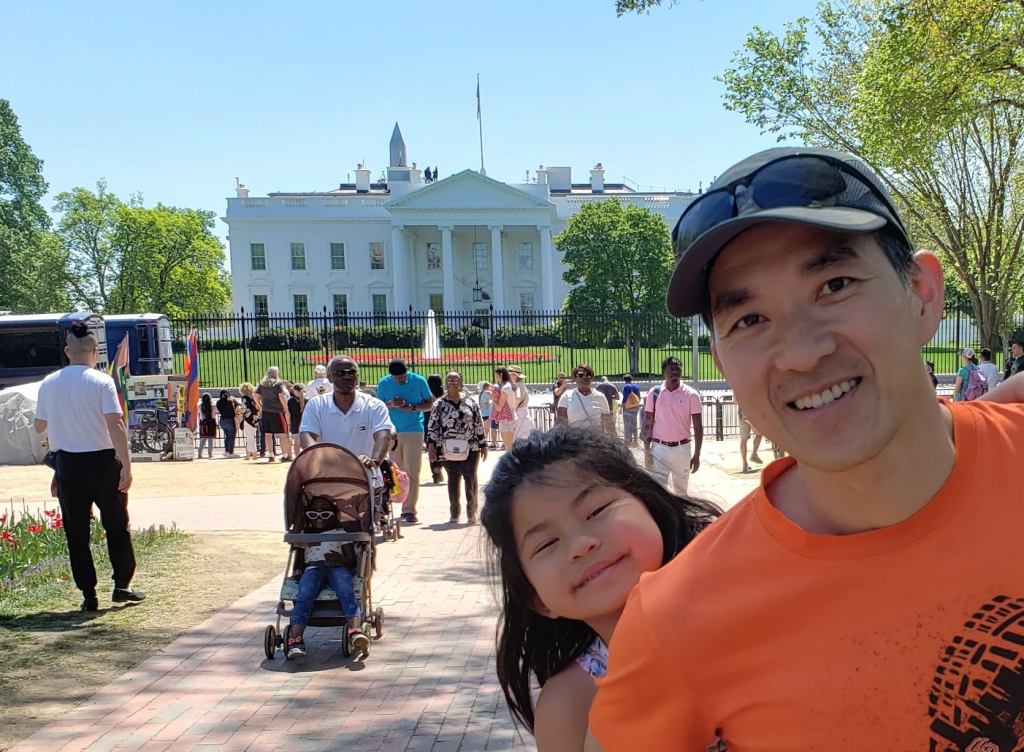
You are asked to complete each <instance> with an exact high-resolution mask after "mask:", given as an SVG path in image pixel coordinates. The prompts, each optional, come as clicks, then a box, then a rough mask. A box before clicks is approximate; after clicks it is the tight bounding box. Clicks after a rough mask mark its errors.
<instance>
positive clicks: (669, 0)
mask: <svg viewBox="0 0 1024 752" xmlns="http://www.w3.org/2000/svg"><path fill="white" fill-rule="evenodd" d="M677 2H678V0H615V14H616V15H618V16H624V15H626V14H627V13H650V12H651V8H657V7H659V6H661V5H669V6H672V5H675V4H676V3H677Z"/></svg>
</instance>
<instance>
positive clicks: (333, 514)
mask: <svg viewBox="0 0 1024 752" xmlns="http://www.w3.org/2000/svg"><path fill="white" fill-rule="evenodd" d="M337 527H338V510H337V508H336V507H335V506H334V502H333V501H332V500H331V498H330V497H329V496H314V497H313V498H312V499H310V500H309V503H308V504H307V505H306V519H305V520H304V529H305V531H306V532H309V533H326V532H327V531H329V530H334V529H336V528H337ZM302 554H303V555H301V556H298V555H297V556H296V557H295V571H294V573H293V575H292V576H293V577H294V578H295V579H297V580H298V581H299V592H298V595H297V596H296V598H295V610H294V611H293V613H292V620H291V630H290V633H289V637H288V653H287V654H288V657H289V658H293V657H298V656H304V655H305V654H306V643H305V642H304V641H303V639H302V634H303V632H305V631H306V625H307V624H308V623H309V616H310V614H311V613H312V611H313V601H315V600H316V597H317V596H318V595H319V594H320V590H321V589H323V586H324V585H325V584H326V583H330V585H331V587H332V588H333V589H334V592H335V594H336V595H337V596H338V600H339V602H340V603H341V610H342V611H344V612H345V616H346V617H348V634H349V639H351V640H352V648H353V650H358V651H363V652H366V650H365V649H366V647H367V646H368V643H369V641H370V640H369V638H368V637H367V636H366V635H365V634H363V633H362V631H360V629H359V621H360V619H359V604H358V603H357V602H356V596H355V590H354V588H353V585H352V570H354V569H355V568H356V566H357V562H356V556H355V550H354V547H353V545H352V544H351V543H341V542H335V543H320V544H317V545H313V546H309V547H307V548H305V549H302Z"/></svg>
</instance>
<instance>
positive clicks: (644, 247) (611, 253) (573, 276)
mask: <svg viewBox="0 0 1024 752" xmlns="http://www.w3.org/2000/svg"><path fill="white" fill-rule="evenodd" d="M555 244H556V246H557V247H558V250H559V251H560V252H561V253H563V254H564V258H563V260H564V262H565V265H566V266H567V267H568V268H567V270H566V271H565V272H564V274H563V275H562V276H563V279H564V280H565V281H566V282H567V283H568V284H570V285H573V289H571V290H570V291H569V294H568V296H567V297H566V302H565V311H566V312H567V313H577V314H584V315H585V316H588V317H594V316H606V317H609V319H611V318H615V319H617V320H618V321H620V322H624V323H625V324H626V326H625V331H624V332H623V335H624V338H625V342H626V348H627V350H628V351H629V366H630V370H631V372H633V373H636V372H637V369H638V361H639V348H640V341H641V338H642V336H643V332H642V331H641V328H640V324H641V322H643V321H645V320H646V319H650V318H651V316H650V314H652V313H662V312H664V309H665V295H666V293H667V291H668V283H669V279H670V278H671V276H672V270H673V268H674V266H675V260H674V258H673V256H672V243H671V238H670V236H669V232H668V229H667V228H666V227H665V222H664V220H662V218H661V217H659V216H657V215H655V214H651V212H650V211H648V210H647V209H641V208H640V207H637V206H633V205H628V206H625V207H623V205H622V204H621V203H619V202H618V201H616V200H615V199H608V200H606V201H595V202H592V203H588V204H585V205H584V206H583V208H582V210H581V211H580V212H579V213H578V214H576V215H574V216H573V217H571V218H570V219H569V226H568V227H567V228H566V230H565V232H563V233H561V234H560V235H559V236H558V237H556V238H555ZM623 314H627V315H626V316H623ZM644 314H647V315H646V316H645V315H644Z"/></svg>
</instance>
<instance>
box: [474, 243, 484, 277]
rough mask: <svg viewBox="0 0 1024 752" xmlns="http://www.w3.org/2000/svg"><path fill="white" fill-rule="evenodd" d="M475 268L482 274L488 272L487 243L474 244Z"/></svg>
mask: <svg viewBox="0 0 1024 752" xmlns="http://www.w3.org/2000/svg"><path fill="white" fill-rule="evenodd" d="M473 268H474V269H476V270H477V271H480V272H482V271H486V270H487V243H473Z"/></svg>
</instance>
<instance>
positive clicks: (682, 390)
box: [644, 357, 704, 496]
mask: <svg viewBox="0 0 1024 752" xmlns="http://www.w3.org/2000/svg"><path fill="white" fill-rule="evenodd" d="M682 374H683V364H682V363H680V362H679V358H675V357H668V358H665V360H664V362H662V364H661V375H662V376H664V377H665V384H664V386H663V387H662V388H661V391H660V392H659V394H658V396H657V398H656V399H648V400H647V403H646V405H645V406H644V412H645V416H644V418H645V423H644V434H645V436H644V439H645V440H648V439H649V440H650V442H651V457H652V458H653V460H654V468H653V474H654V476H655V477H656V478H657V479H658V480H659V481H660V482H661V484H662V485H663V486H665V488H668V489H669V490H671V491H673V492H674V493H676V494H679V495H681V496H682V495H685V494H686V489H687V487H688V486H689V483H690V473H691V472H693V473H695V472H697V469H698V468H699V467H700V448H701V444H702V443H703V441H704V421H703V418H702V411H701V404H700V394H698V392H697V390H696V389H694V388H692V387H689V386H687V385H686V384H684V383H683V382H682V380H681V379H682ZM691 423H692V426H693V429H692V431H691V428H690V426H691ZM670 484H671V485H670Z"/></svg>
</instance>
